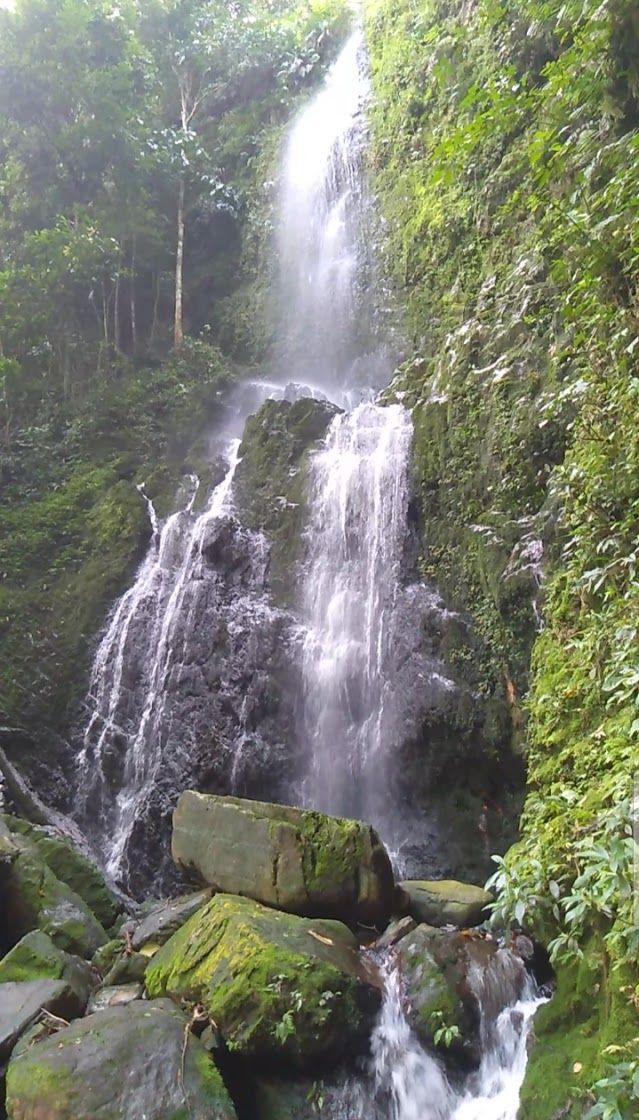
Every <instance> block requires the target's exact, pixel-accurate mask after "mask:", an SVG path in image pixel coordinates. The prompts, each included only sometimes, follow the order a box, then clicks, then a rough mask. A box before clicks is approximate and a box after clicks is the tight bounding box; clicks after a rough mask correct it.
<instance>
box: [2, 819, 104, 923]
mask: <svg viewBox="0 0 639 1120" xmlns="http://www.w3.org/2000/svg"><path fill="white" fill-rule="evenodd" d="M3 820H4V822H5V823H6V825H7V827H8V829H9V831H10V832H12V833H14V834H18V835H19V836H22V837H24V839H25V840H28V841H31V842H32V844H33V845H34V847H35V849H36V851H37V852H38V854H39V855H40V857H41V858H42V859H43V860H44V862H45V863H46V865H47V867H49V868H50V869H51V871H53V874H54V875H55V876H56V878H58V879H60V881H61V882H63V883H66V884H67V886H68V887H71V890H73V891H75V893H76V894H77V895H79V896H80V898H81V899H83V900H84V902H85V903H86V905H87V906H88V907H89V909H90V910H91V911H92V913H93V914H95V916H96V918H97V919H98V921H99V922H100V924H101V925H103V926H104V928H105V929H107V930H108V929H111V928H112V926H114V925H115V923H116V922H117V920H118V918H119V916H120V913H121V906H120V903H119V902H118V900H117V898H116V897H115V895H114V894H113V892H112V891H111V890H110V888H109V886H108V884H107V883H106V881H105V879H104V876H103V875H102V872H101V871H100V870H99V868H98V867H97V866H96V865H95V864H94V863H92V861H91V860H90V859H88V858H87V856H85V855H84V854H83V853H82V852H79V851H78V850H77V849H76V848H74V847H73V845H72V844H71V843H70V841H68V840H66V839H64V837H62V836H57V835H55V833H54V832H53V831H52V830H51V829H47V828H41V827H39V826H38V825H33V824H30V823H29V822H28V821H24V820H21V819H20V818H19V817H12V816H8V815H6V816H5V817H4V818H3Z"/></svg>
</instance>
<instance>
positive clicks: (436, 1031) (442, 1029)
mask: <svg viewBox="0 0 639 1120" xmlns="http://www.w3.org/2000/svg"><path fill="white" fill-rule="evenodd" d="M430 1026H431V1030H432V1032H433V1042H434V1043H435V1046H446V1047H448V1046H452V1044H453V1042H457V1041H459V1040H460V1039H461V1036H462V1034H461V1030H460V1029H459V1027H458V1026H457V1024H456V1023H447V1022H446V1020H445V1019H444V1013H443V1011H433V1012H432V1013H431V1016H430Z"/></svg>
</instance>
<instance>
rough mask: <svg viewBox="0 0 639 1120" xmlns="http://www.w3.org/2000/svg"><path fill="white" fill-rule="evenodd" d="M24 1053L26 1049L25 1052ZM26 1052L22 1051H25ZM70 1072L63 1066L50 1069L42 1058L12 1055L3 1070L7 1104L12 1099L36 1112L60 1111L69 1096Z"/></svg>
mask: <svg viewBox="0 0 639 1120" xmlns="http://www.w3.org/2000/svg"><path fill="white" fill-rule="evenodd" d="M27 1053H28V1052H27ZM25 1056H26V1055H25ZM73 1090H74V1081H73V1076H72V1074H71V1073H69V1072H68V1071H67V1070H63V1069H52V1068H51V1066H49V1065H47V1064H46V1063H45V1062H34V1061H33V1059H31V1058H29V1060H28V1061H22V1060H21V1056H19V1057H17V1058H14V1060H13V1061H12V1062H11V1063H10V1064H9V1068H8V1070H7V1105H8V1108H9V1112H11V1102H12V1100H14V1099H15V1100H17V1101H20V1102H24V1103H25V1104H27V1105H28V1106H30V1108H31V1109H32V1110H33V1112H34V1114H37V1110H42V1113H41V1114H42V1115H43V1116H45V1115H49V1114H50V1113H51V1112H52V1111H53V1110H54V1109H55V1110H56V1111H57V1112H58V1113H59V1114H61V1115H64V1110H65V1108H66V1107H67V1105H69V1104H70V1103H71V1101H72V1099H73Z"/></svg>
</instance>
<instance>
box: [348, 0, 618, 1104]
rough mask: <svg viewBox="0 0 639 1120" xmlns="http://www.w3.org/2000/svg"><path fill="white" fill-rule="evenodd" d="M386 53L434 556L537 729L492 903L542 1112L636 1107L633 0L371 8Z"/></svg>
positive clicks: (379, 130) (527, 1093)
mask: <svg viewBox="0 0 639 1120" xmlns="http://www.w3.org/2000/svg"><path fill="white" fill-rule="evenodd" d="M368 38H369V43H370V47H371V52H372V66H373V76H374V87H375V93H376V98H375V105H374V151H373V167H372V173H373V177H374V183H375V186H376V189H377V191H378V194H379V197H380V202H381V205H382V208H383V212H384V214H385V217H386V220H387V237H386V246H385V248H386V257H387V262H388V267H389V270H391V271H392V273H393V275H394V276H395V278H396V282H397V284H398V287H399V288H400V290H401V291H402V292H404V293H405V297H406V303H407V316H408V325H409V328H410V331H411V333H412V337H413V356H412V358H411V359H410V360H409V361H408V362H407V363H406V365H405V367H404V368H403V370H402V371H401V373H400V375H399V377H398V378H397V381H396V383H395V388H396V390H397V391H398V392H401V393H403V394H404V399H407V400H408V401H409V402H410V403H411V404H413V405H414V409H415V420H416V428H417V441H416V448H415V472H416V478H417V483H418V485H419V487H420V492H421V499H422V500H421V505H422V511H423V521H424V568H425V571H426V572H427V573H429V574H432V575H433V577H434V578H435V579H436V580H437V582H438V583H439V584H440V585H441V586H442V587H444V588H445V589H446V590H447V591H448V593H449V595H450V596H451V597H452V599H453V600H454V601H457V602H458V603H459V604H460V605H462V606H464V607H466V608H467V609H469V610H470V611H471V612H472V613H473V614H474V616H475V619H476V625H477V626H478V628H479V629H480V631H481V632H482V633H483V635H484V636H485V637H486V639H487V640H488V643H489V646H490V649H491V653H490V657H489V658H488V663H487V664H486V666H485V671H486V680H487V682H488V687H495V682H496V681H497V679H498V678H499V677H501V678H502V681H503V686H504V687H505V688H506V690H507V692H508V694H509V695H510V697H511V699H512V703H513V733H514V734H516V735H517V736H519V735H520V734H521V732H522V725H523V724H524V723H526V724H527V726H526V729H525V738H526V744H527V746H526V750H527V756H528V767H529V786H528V798H527V803H526V809H525V812H524V817H523V834H522V839H521V842H520V843H519V844H518V845H516V847H515V848H513V849H512V850H511V852H510V853H509V854H508V856H507V857H506V860H505V861H504V862H503V863H502V864H500V866H499V868H498V874H497V883H498V885H499V886H500V887H501V896H500V904H499V913H500V915H502V916H504V915H505V916H507V917H508V918H511V919H512V920H516V921H517V922H520V923H521V924H523V925H524V926H525V927H527V928H531V929H534V930H535V931H536V932H537V933H538V934H539V935H540V936H542V937H543V938H544V939H545V940H546V941H549V942H550V944H551V950H552V954H553V959H554V961H555V963H556V966H557V969H558V981H559V992H558V996H557V997H556V999H555V1001H554V1002H553V1003H552V1004H550V1005H549V1007H548V1008H546V1009H544V1010H543V1011H542V1013H541V1014H540V1016H539V1035H540V1042H539V1045H538V1047H537V1049H536V1050H535V1051H534V1054H533V1057H532V1059H531V1063H530V1070H529V1074H528V1078H527V1083H526V1086H525V1088H524V1097H523V1106H522V1117H525V1118H527V1120H528V1118H529V1120H551V1118H552V1117H558V1116H562V1117H565V1116H567V1115H570V1116H582V1115H584V1114H585V1113H587V1112H588V1110H589V1109H592V1111H590V1112H588V1114H589V1115H591V1116H606V1117H611V1118H612V1117H618V1116H623V1117H630V1116H632V1115H636V1113H637V1109H638V1108H639V1085H638V1083H637V1080H638V1079H637V1069H638V1068H639V1067H638V1065H637V1057H638V1055H637V1050H636V1047H637V1035H638V1034H639V1029H638V1023H637V1004H638V991H639V989H638V987H637V984H638V980H639V977H638V975H637V971H636V960H637V949H638V947H639V938H638V932H637V928H636V924H635V920H634V917H633V911H632V892H631V859H632V851H633V848H632V839H631V835H630V820H631V811H630V801H631V786H632V771H633V766H636V758H637V738H638V734H639V718H638V717H639V711H638V708H639V644H638V642H637V628H636V616H637V609H638V606H639V582H638V580H637V535H638V530H639V459H638V450H637V449H638V442H637V437H636V424H637V410H638V404H639V396H638V394H639V368H638V366H637V361H638V359H639V323H638V314H637V312H638V302H637V275H638V273H637V264H638V262H639V242H638V240H637V237H638V231H639V224H638V221H637V219H638V209H639V160H638V155H639V131H638V129H637V126H638V125H639V66H638V63H637V60H638V59H639V17H638V16H637V12H636V7H635V6H634V5H633V4H632V3H630V2H628V3H624V2H618V3H613V4H599V3H595V2H589V0H587V2H586V3H582V2H581V0H579V3H573V2H571V0H569V2H568V3H559V2H557V3H556V2H554V0H549V2H540V0H523V2H521V3H516V4H507V3H499V2H494V0H477V2H475V3H471V4H458V3H454V2H453V3H442V2H438V0H430V2H428V0H426V2H424V0H372V2H371V3H370V4H369V5H368ZM542 547H543V557H542ZM542 572H543V588H542V590H541V592H540V590H539V587H538V583H539V580H540V578H541V575H542ZM536 615H539V616H540V618H541V619H542V620H543V622H542V629H541V632H539V623H538V621H537V619H536ZM521 697H527V699H525V700H524V705H523V706H524V712H523V713H522V711H521V707H520V698H521ZM633 1079H634V1080H633Z"/></svg>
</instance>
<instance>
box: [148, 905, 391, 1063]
mask: <svg viewBox="0 0 639 1120" xmlns="http://www.w3.org/2000/svg"><path fill="white" fill-rule="evenodd" d="M375 983H376V977H375V975H374V973H372V972H371V970H370V969H369V968H368V967H367V966H366V965H365V963H364V962H363V961H362V960H361V958H360V957H359V955H358V951H357V942H356V940H355V938H354V937H353V935H352V934H351V933H350V931H349V930H348V929H347V928H346V927H345V926H343V925H342V924H341V923H339V922H333V921H326V920H317V919H312V920H308V919H304V918H299V917H297V916H294V915H291V914H284V913H281V912H279V911H276V910H271V909H269V908H268V907H265V906H261V905H259V903H256V902H253V901H251V900H249V899H246V898H239V897H237V896H233V895H224V894H218V895H216V896H215V898H213V899H212V900H211V902H209V904H208V905H207V906H205V907H204V908H203V909H202V910H199V911H198V912H197V914H195V915H194V917H193V918H191V920H190V921H188V922H187V923H186V925H184V926H183V927H182V929H181V930H179V931H178V932H177V933H176V934H174V936H173V937H172V938H171V940H170V941H168V942H167V943H166V945H164V946H163V947H162V948H161V949H160V950H159V952H158V953H157V954H156V956H155V957H154V958H153V960H152V962H151V964H150V965H149V968H148V969H147V973H146V986H147V990H148V992H149V994H150V995H151V996H159V995H164V994H168V995H171V996H173V997H174V998H176V999H186V1000H193V1001H196V1002H198V1003H201V1004H202V1005H203V1006H204V1007H205V1008H206V1010H207V1012H208V1014H209V1015H210V1017H211V1019H212V1020H213V1021H214V1022H215V1023H216V1025H217V1027H218V1029H219V1031H220V1034H221V1036H222V1038H223V1040H224V1041H225V1043H226V1044H227V1046H228V1047H229V1048H230V1049H232V1050H233V1051H237V1052H239V1053H241V1054H244V1055H247V1056H253V1057H258V1058H262V1059H269V1060H278V1059H279V1060H281V1061H284V1062H288V1063H292V1064H294V1065H296V1066H306V1065H309V1064H312V1063H315V1062H317V1061H318V1060H322V1061H331V1060H336V1059H338V1058H343V1057H345V1056H346V1055H347V1054H348V1053H349V1052H356V1051H358V1050H359V1049H360V1048H361V1046H362V1044H363V1043H364V1042H365V1040H366V1038H367V1036H368V1032H369V1029H370V1026H371V1023H372V1020H373V1017H374V1015H375V1012H376V1010H377V1008H378V1007H379V1004H380V999H381V994H380V991H379V990H378V988H377V987H376V986H375Z"/></svg>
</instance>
